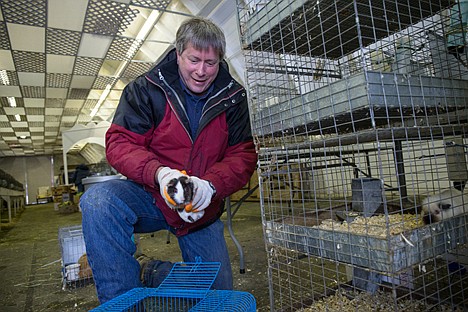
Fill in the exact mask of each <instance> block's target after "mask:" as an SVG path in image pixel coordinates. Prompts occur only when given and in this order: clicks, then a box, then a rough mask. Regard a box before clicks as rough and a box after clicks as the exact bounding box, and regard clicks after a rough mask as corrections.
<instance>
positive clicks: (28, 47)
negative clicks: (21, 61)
mask: <svg viewBox="0 0 468 312" xmlns="http://www.w3.org/2000/svg"><path fill="white" fill-rule="evenodd" d="M7 27H8V35H9V37H10V43H11V48H12V49H13V50H18V51H31V52H42V53H44V52H45V28H43V27H34V26H27V25H20V24H12V23H7Z"/></svg>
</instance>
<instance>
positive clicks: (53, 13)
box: [47, 0, 88, 31]
mask: <svg viewBox="0 0 468 312" xmlns="http://www.w3.org/2000/svg"><path fill="white" fill-rule="evenodd" d="M87 6H88V1H86V0H79V1H77V0H49V5H48V7H47V9H48V11H47V12H48V15H47V24H48V26H49V27H52V28H61V29H68V30H76V31H81V28H82V26H83V23H84V18H85V14H86V7H87Z"/></svg>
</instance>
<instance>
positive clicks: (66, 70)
mask: <svg viewBox="0 0 468 312" xmlns="http://www.w3.org/2000/svg"><path fill="white" fill-rule="evenodd" d="M74 64H75V57H74V56H69V55H53V54H47V71H48V72H49V73H62V74H71V73H73V65H74Z"/></svg>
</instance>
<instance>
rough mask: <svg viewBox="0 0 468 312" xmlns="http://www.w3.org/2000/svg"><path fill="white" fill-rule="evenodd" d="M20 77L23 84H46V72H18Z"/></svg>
mask: <svg viewBox="0 0 468 312" xmlns="http://www.w3.org/2000/svg"><path fill="white" fill-rule="evenodd" d="M17 74H18V79H19V82H20V84H21V85H23V86H41V87H42V86H44V84H45V73H22V72H18V73H17Z"/></svg>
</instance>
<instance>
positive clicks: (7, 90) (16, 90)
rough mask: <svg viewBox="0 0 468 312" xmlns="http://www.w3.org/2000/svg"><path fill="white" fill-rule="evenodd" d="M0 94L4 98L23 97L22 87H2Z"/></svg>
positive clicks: (0, 87)
mask: <svg viewBox="0 0 468 312" xmlns="http://www.w3.org/2000/svg"><path fill="white" fill-rule="evenodd" d="M0 94H1V95H2V96H17V97H21V91H20V87H18V86H0Z"/></svg>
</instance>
